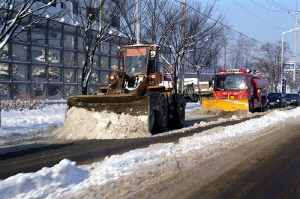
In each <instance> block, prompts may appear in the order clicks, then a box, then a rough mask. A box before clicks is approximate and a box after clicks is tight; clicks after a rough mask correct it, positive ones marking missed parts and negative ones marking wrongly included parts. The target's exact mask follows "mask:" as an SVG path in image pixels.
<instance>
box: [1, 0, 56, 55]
mask: <svg viewBox="0 0 300 199" xmlns="http://www.w3.org/2000/svg"><path fill="white" fill-rule="evenodd" d="M0 3H1V4H0V25H1V27H0V50H2V49H3V48H4V46H5V45H6V44H7V43H8V42H9V41H10V40H12V39H13V38H15V37H17V36H18V35H19V34H20V33H21V32H23V31H26V30H29V29H31V28H33V27H35V26H36V25H37V24H38V23H40V22H41V21H43V20H45V19H55V18H57V17H59V16H61V13H60V12H59V13H54V14H51V15H49V13H47V11H48V10H49V8H51V6H53V5H55V4H57V1H56V0H52V1H49V3H47V4H43V3H40V2H37V1H36V0H23V1H19V0H3V1H1V2H0ZM29 17H30V18H31V21H29V23H23V24H22V20H25V19H29Z"/></svg>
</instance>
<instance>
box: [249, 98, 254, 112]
mask: <svg viewBox="0 0 300 199" xmlns="http://www.w3.org/2000/svg"><path fill="white" fill-rule="evenodd" d="M249 111H250V112H251V113H253V112H254V107H253V99H252V98H251V99H250V101H249Z"/></svg>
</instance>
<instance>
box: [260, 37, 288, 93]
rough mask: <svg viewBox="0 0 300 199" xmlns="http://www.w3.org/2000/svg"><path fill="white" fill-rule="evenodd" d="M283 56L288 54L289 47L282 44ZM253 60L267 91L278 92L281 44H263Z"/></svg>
mask: <svg viewBox="0 0 300 199" xmlns="http://www.w3.org/2000/svg"><path fill="white" fill-rule="evenodd" d="M283 50H284V54H287V52H289V46H288V44H287V43H284V49H283ZM255 60H256V61H257V63H256V67H255V68H256V69H257V70H258V71H259V72H260V73H261V74H262V75H263V76H264V79H265V81H266V82H267V89H268V90H269V91H274V92H279V91H280V90H281V89H280V85H281V82H280V80H281V75H280V74H281V72H282V71H281V70H280V68H281V63H280V61H281V42H280V41H278V42H276V43H269V42H267V43H265V44H263V45H261V47H260V51H259V52H258V53H257V55H256V57H255Z"/></svg>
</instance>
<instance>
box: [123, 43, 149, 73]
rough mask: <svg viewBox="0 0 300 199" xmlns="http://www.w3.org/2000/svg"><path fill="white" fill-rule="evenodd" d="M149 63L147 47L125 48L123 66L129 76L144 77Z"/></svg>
mask: <svg viewBox="0 0 300 199" xmlns="http://www.w3.org/2000/svg"><path fill="white" fill-rule="evenodd" d="M148 62H149V48H148V47H135V46H133V47H125V48H124V65H125V71H126V73H127V74H128V75H129V76H138V75H144V74H145V73H146V68H147V63H148Z"/></svg>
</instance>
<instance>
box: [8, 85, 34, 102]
mask: <svg viewBox="0 0 300 199" xmlns="http://www.w3.org/2000/svg"><path fill="white" fill-rule="evenodd" d="M12 95H13V99H29V97H30V92H29V84H13V90H12Z"/></svg>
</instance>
